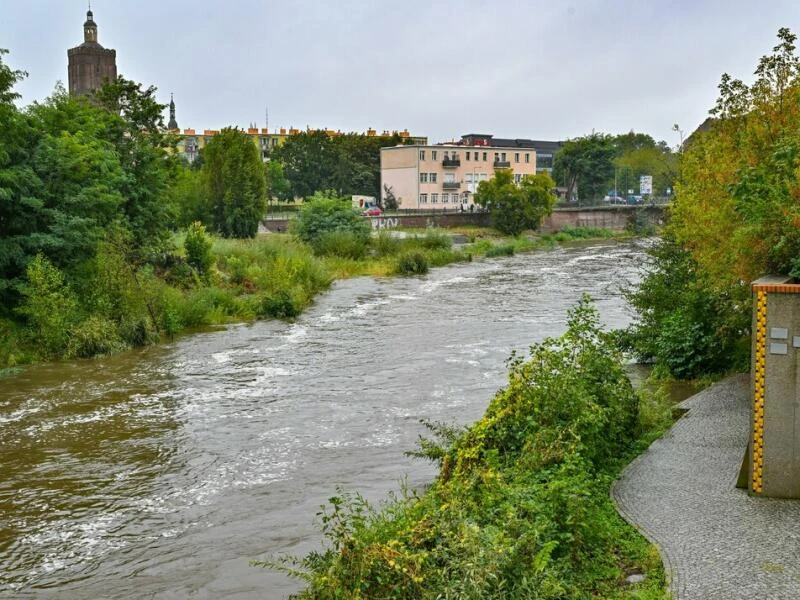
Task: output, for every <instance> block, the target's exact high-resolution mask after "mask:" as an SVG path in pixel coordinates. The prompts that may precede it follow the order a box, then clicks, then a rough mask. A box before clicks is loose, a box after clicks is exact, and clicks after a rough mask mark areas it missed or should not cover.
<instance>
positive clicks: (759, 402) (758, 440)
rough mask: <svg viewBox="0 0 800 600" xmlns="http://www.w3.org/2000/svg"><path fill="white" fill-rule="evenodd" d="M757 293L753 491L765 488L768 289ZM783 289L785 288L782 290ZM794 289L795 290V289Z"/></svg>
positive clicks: (756, 288)
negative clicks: (765, 384)
mask: <svg viewBox="0 0 800 600" xmlns="http://www.w3.org/2000/svg"><path fill="white" fill-rule="evenodd" d="M754 291H755V293H756V331H755V334H756V347H755V360H754V362H755V369H754V370H753V486H752V489H753V492H754V493H756V494H760V493H761V491H762V489H763V478H762V475H763V465H764V379H765V377H764V376H765V363H766V354H767V343H766V340H767V291H773V292H774V291H777V290H773V289H768V290H766V289H763V288H762V287H761V286H759V287H754ZM781 291H783V290H781ZM793 291H794V290H793ZM784 293H785V292H784Z"/></svg>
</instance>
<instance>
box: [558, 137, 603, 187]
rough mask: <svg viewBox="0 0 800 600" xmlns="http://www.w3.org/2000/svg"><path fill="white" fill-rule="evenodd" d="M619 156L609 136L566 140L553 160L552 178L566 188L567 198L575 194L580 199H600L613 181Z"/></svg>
mask: <svg viewBox="0 0 800 600" xmlns="http://www.w3.org/2000/svg"><path fill="white" fill-rule="evenodd" d="M616 154H617V149H616V147H615V145H614V138H613V137H611V136H610V135H606V134H601V133H592V134H591V135H587V136H584V137H579V138H575V139H572V140H567V141H566V142H565V143H564V145H563V146H562V147H561V148H560V149H559V151H558V152H556V155H555V157H554V158H553V178H554V179H555V180H556V181H557V182H558V183H559V184H561V185H564V186H565V187H566V188H567V198H572V196H573V193H574V192H575V191H576V190H577V192H578V195H579V197H580V198H581V199H585V200H590V199H593V198H599V197H601V196H603V195H604V194H605V192H606V191H607V190H606V186H607V185H608V181H609V180H613V177H614V162H613V161H614V157H615V156H616Z"/></svg>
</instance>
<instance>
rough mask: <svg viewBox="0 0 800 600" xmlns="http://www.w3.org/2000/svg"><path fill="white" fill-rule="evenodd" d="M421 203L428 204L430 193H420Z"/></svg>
mask: <svg viewBox="0 0 800 600" xmlns="http://www.w3.org/2000/svg"><path fill="white" fill-rule="evenodd" d="M419 203H420V204H427V203H428V194H420V195H419Z"/></svg>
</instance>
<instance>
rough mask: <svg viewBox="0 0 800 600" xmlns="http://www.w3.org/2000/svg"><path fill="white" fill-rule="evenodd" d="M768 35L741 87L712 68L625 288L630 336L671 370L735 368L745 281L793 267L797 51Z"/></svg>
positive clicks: (741, 344)
mask: <svg viewBox="0 0 800 600" xmlns="http://www.w3.org/2000/svg"><path fill="white" fill-rule="evenodd" d="M778 39H779V43H778V45H777V46H775V47H774V48H773V52H772V54H770V55H767V56H764V57H763V58H762V59H761V60H760V61H759V65H758V68H757V69H756V73H755V74H756V80H755V82H754V83H753V84H752V85H750V86H747V85H745V84H744V83H742V82H741V81H739V80H735V79H732V78H731V77H729V76H728V75H723V76H722V81H721V83H720V85H719V90H720V96H719V99H718V100H717V104H716V106H715V107H714V109H713V110H712V111H711V113H712V115H714V117H715V118H714V120H713V121H712V122H711V125H710V127H709V128H708V130H707V131H705V132H704V133H702V134H698V135H693V136H691V138H690V141H689V142H687V147H686V151H685V152H684V153H683V155H682V156H681V160H680V172H681V178H680V180H679V182H678V183H677V184H676V197H675V200H674V201H673V205H672V207H671V211H670V220H669V223H668V225H667V227H666V229H665V241H664V243H663V244H662V245H661V246H659V247H658V248H656V250H655V251H654V253H653V268H652V271H651V272H650V273H649V274H648V276H647V277H646V278H645V280H644V281H643V283H642V286H641V289H640V291H638V292H635V293H633V294H632V296H631V298H632V302H633V304H634V306H635V307H636V309H637V311H638V312H639V319H638V322H637V323H636V324H635V325H634V327H633V328H632V329H631V330H630V333H631V334H632V337H631V338H630V340H629V341H630V343H631V345H632V346H633V348H634V349H635V351H636V352H637V354H638V355H639V356H641V357H646V358H648V357H649V358H652V359H653V360H654V361H655V362H656V364H657V366H658V367H659V368H661V369H663V370H665V371H667V372H669V373H671V374H673V375H674V376H676V377H681V378H686V377H696V376H699V375H704V374H714V373H723V372H725V371H727V370H729V369H732V368H742V367H745V368H746V364H747V360H746V357H747V355H748V353H747V347H748V343H747V338H748V336H749V335H750V312H751V297H750V290H749V283H750V282H751V281H753V280H755V279H757V278H758V277H760V276H762V275H765V274H774V273H778V274H788V273H793V272H794V273H798V274H800V269H798V268H797V267H798V265H800V259H799V258H798V257H800V233H798V232H799V231H800V229H799V228H798V225H800V208H798V207H800V203H799V202H798V200H800V59H798V57H797V55H796V52H795V45H794V43H795V36H794V35H793V34H792V33H791V32H790V31H789V30H788V29H781V30H779V32H778Z"/></svg>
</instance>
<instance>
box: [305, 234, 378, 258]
mask: <svg viewBox="0 0 800 600" xmlns="http://www.w3.org/2000/svg"><path fill="white" fill-rule="evenodd" d="M313 248H314V254H317V255H319V256H341V257H343V258H352V259H356V260H357V259H360V258H364V255H366V253H367V240H365V239H364V237H363V236H361V235H360V234H356V233H354V232H352V231H327V232H325V233H322V234H321V235H319V236H318V237H317V238H316V240H315V241H314V243H313Z"/></svg>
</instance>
